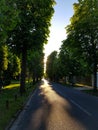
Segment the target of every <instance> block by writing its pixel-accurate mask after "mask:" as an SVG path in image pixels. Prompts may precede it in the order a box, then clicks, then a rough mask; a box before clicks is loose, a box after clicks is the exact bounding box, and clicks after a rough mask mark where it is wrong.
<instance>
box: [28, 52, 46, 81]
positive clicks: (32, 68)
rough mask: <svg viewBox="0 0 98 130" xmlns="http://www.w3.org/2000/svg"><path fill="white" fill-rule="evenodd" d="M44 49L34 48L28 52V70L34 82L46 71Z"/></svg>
mask: <svg viewBox="0 0 98 130" xmlns="http://www.w3.org/2000/svg"><path fill="white" fill-rule="evenodd" d="M42 51H43V50H42ZM42 51H41V50H40V51H39V50H36V51H34V50H32V51H29V52H28V71H29V75H30V76H31V77H32V78H33V81H34V82H35V80H38V79H41V78H42V76H43V73H44V61H43V60H44V54H43V52H42Z"/></svg>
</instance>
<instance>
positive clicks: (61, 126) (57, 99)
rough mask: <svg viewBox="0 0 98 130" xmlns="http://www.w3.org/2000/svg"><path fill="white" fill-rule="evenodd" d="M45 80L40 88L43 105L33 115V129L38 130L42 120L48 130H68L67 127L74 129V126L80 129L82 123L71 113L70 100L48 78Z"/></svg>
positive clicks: (70, 129) (77, 129)
mask: <svg viewBox="0 0 98 130" xmlns="http://www.w3.org/2000/svg"><path fill="white" fill-rule="evenodd" d="M43 82H44V83H43V84H42V85H41V86H40V88H39V90H40V93H39V98H42V100H41V104H42V105H41V106H40V107H39V108H38V109H37V110H36V111H35V113H34V114H33V115H32V119H33V120H32V125H33V126H32V128H33V130H38V129H39V127H40V125H41V123H42V122H45V125H44V127H47V128H45V129H47V130H66V127H67V128H69V129H68V130H73V129H74V126H76V129H75V130H79V128H80V126H81V124H80V123H79V122H77V121H76V120H75V119H74V118H73V117H72V116H71V115H70V111H71V109H72V108H71V105H70V103H69V101H68V100H66V99H64V98H63V97H61V96H60V95H59V94H58V93H57V92H56V91H55V90H54V89H53V87H52V86H51V85H50V84H49V82H48V81H47V80H45V79H43ZM69 121H70V123H69ZM83 130H85V129H83Z"/></svg>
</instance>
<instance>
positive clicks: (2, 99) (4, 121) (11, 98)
mask: <svg viewBox="0 0 98 130" xmlns="http://www.w3.org/2000/svg"><path fill="white" fill-rule="evenodd" d="M19 86H20V85H19V83H12V84H11V85H8V86H6V87H4V89H3V90H2V92H1V93H0V130H4V129H5V128H6V126H7V125H8V124H9V122H10V121H11V119H12V118H13V117H14V116H15V113H17V111H19V110H20V109H22V108H23V106H24V103H25V102H26V100H27V98H28V96H29V95H30V93H31V92H32V91H33V90H34V87H29V85H28V84H27V85H26V88H28V89H27V90H26V93H25V94H24V95H23V96H20V94H19ZM15 95H17V99H15ZM7 101H8V102H9V107H8V108H7V106H6V102H7Z"/></svg>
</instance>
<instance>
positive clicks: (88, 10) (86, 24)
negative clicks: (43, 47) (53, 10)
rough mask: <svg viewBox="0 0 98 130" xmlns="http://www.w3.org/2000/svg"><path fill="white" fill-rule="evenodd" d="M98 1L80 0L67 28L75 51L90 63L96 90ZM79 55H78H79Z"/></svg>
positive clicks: (75, 5) (75, 6)
mask: <svg viewBox="0 0 98 130" xmlns="http://www.w3.org/2000/svg"><path fill="white" fill-rule="evenodd" d="M97 32H98V1H97V0H91V1H89V0H79V3H77V4H76V3H75V4H74V15H73V16H72V18H71V24H70V25H69V26H67V33H68V37H70V38H71V39H72V40H73V42H72V43H71V46H73V47H72V48H73V50H74V52H75V53H77V52H79V50H80V52H79V55H78V56H80V55H81V56H82V57H83V58H84V59H85V60H87V61H88V65H89V66H90V68H92V73H93V75H94V90H96V89H97V87H96V85H97V77H96V76H97V75H96V72H97V46H98V45H97V43H98V33H97ZM77 54H78V53H77Z"/></svg>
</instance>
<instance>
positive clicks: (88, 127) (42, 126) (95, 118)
mask: <svg viewBox="0 0 98 130" xmlns="http://www.w3.org/2000/svg"><path fill="white" fill-rule="evenodd" d="M10 130H98V98H97V97H94V96H90V95H87V94H84V93H82V92H80V91H79V90H75V89H72V88H66V87H64V86H62V85H60V84H56V83H49V82H48V81H46V80H44V81H43V83H42V84H41V85H40V86H39V88H38V89H37V90H36V91H35V93H34V94H33V96H32V98H31V99H30V100H29V102H28V104H27V105H26V106H25V108H24V110H23V111H22V113H21V114H20V116H19V118H18V119H17V120H16V121H15V123H14V124H13V126H12V127H11V128H10Z"/></svg>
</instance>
